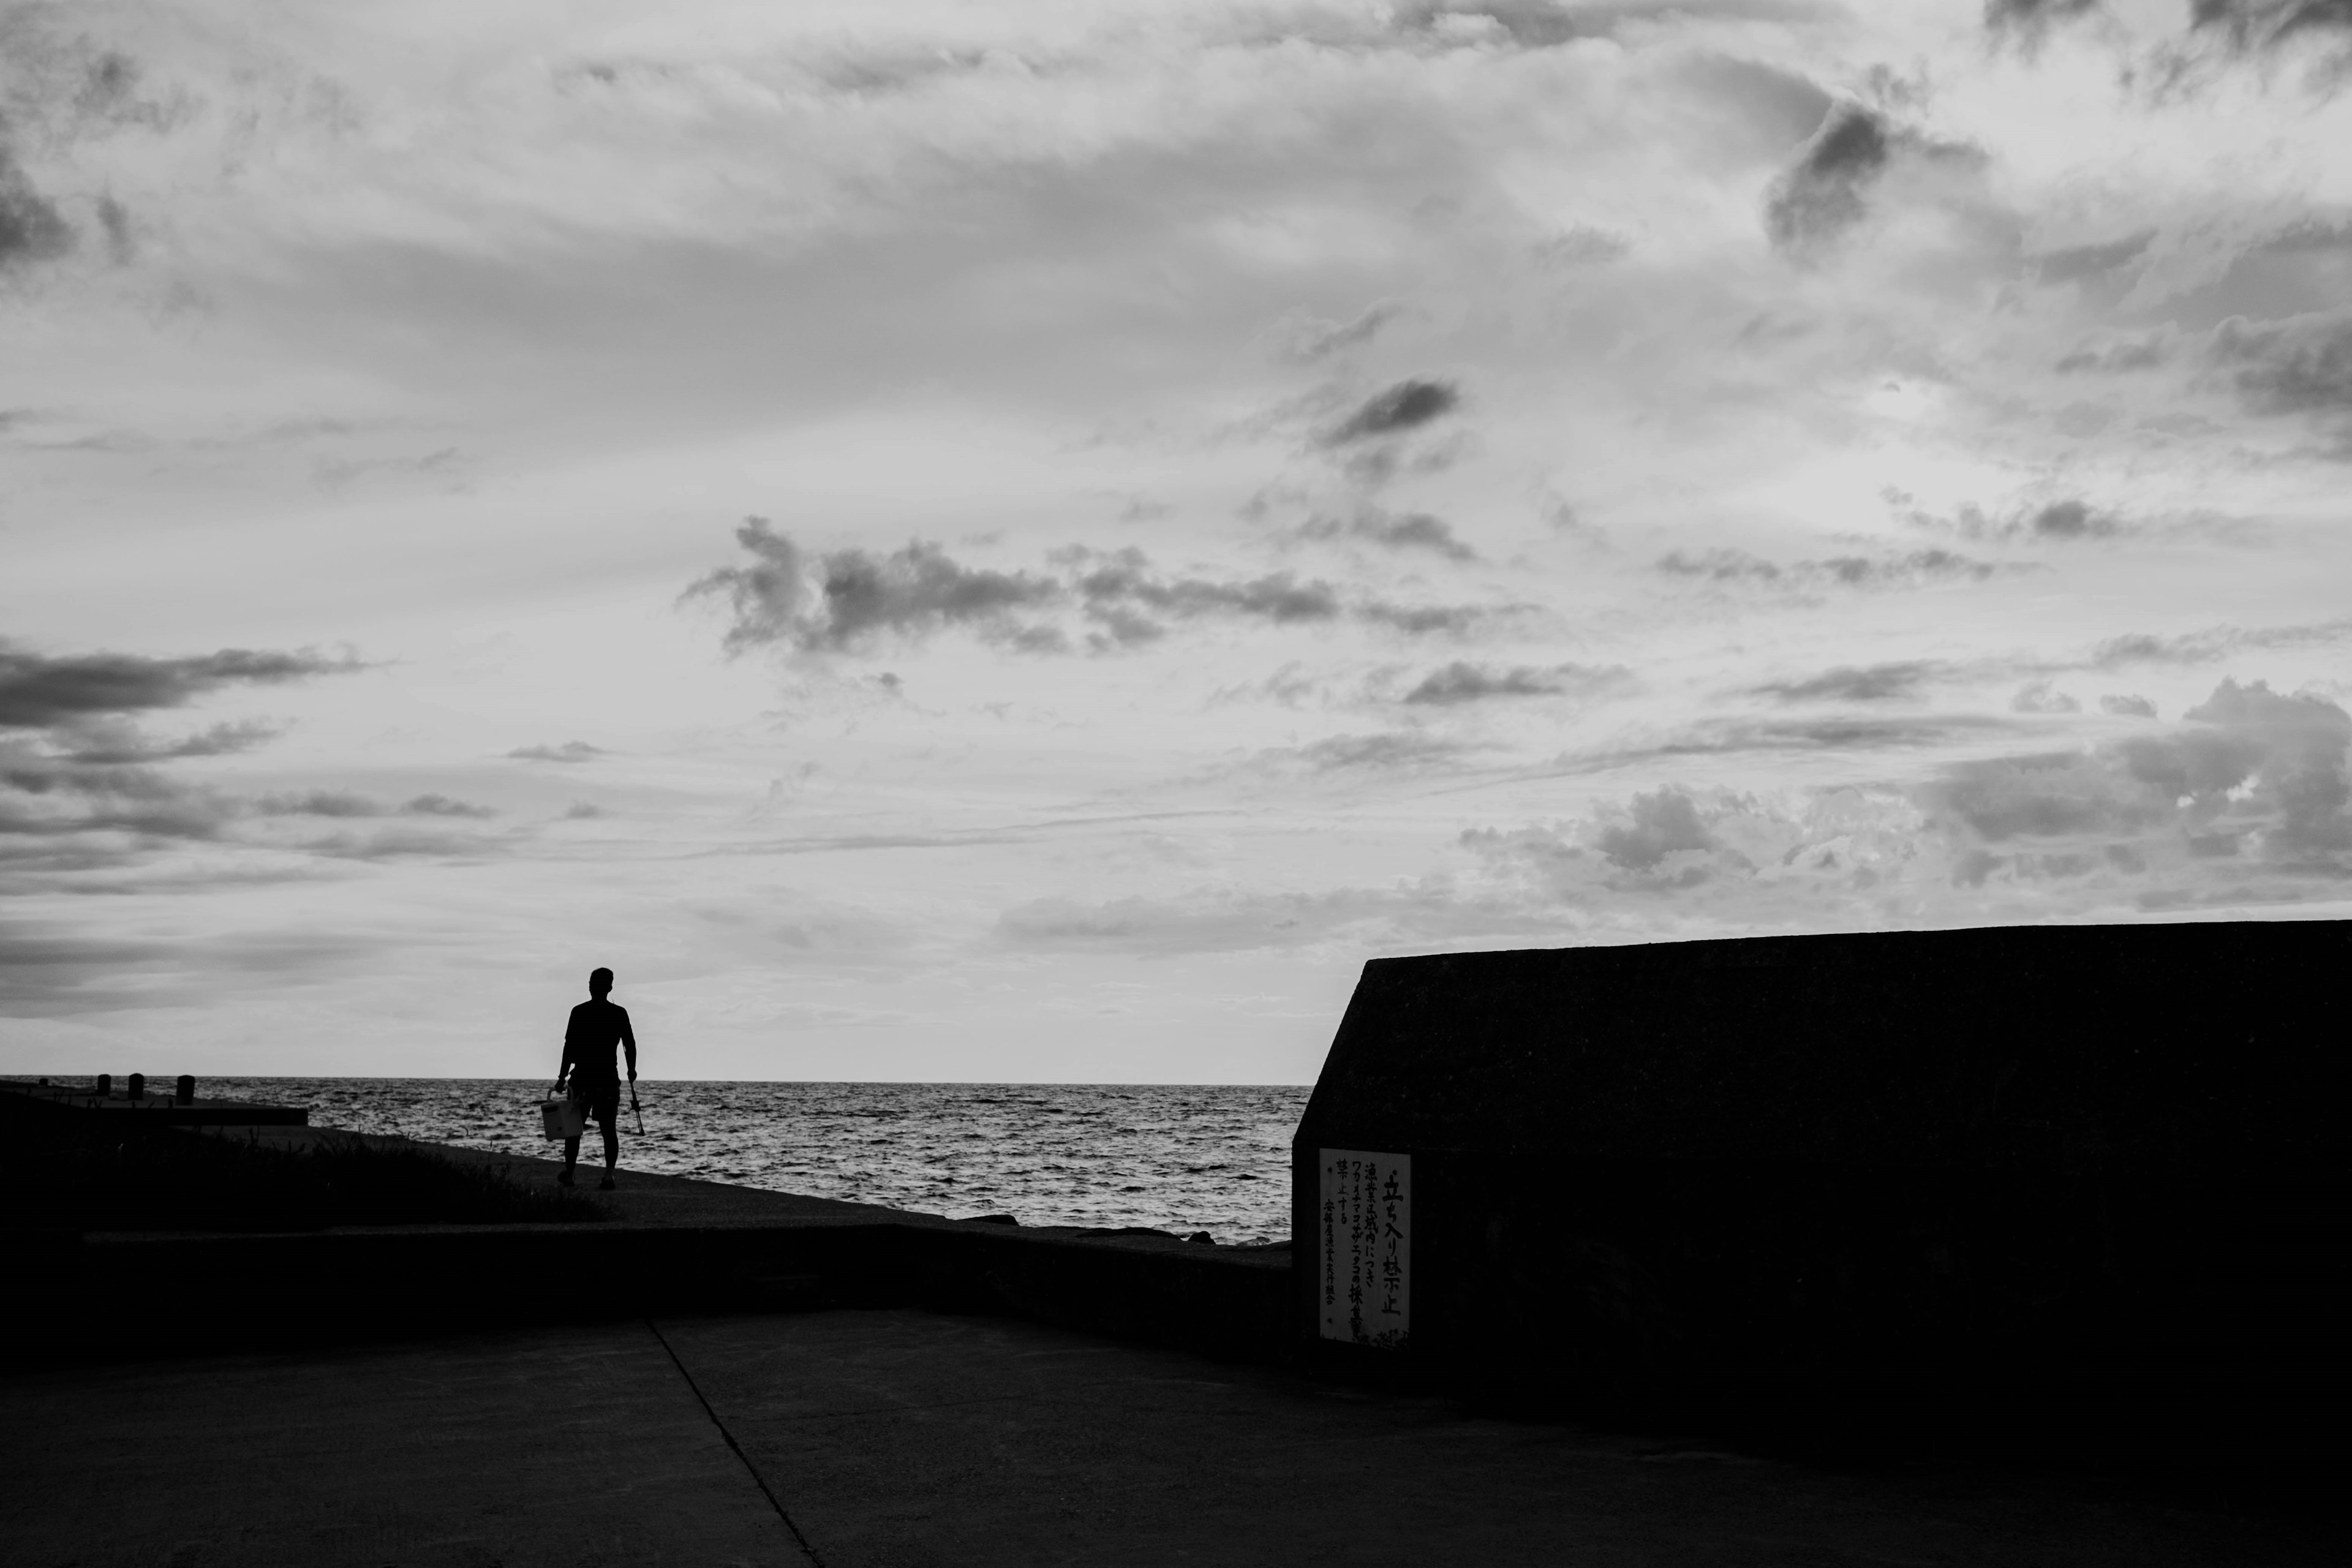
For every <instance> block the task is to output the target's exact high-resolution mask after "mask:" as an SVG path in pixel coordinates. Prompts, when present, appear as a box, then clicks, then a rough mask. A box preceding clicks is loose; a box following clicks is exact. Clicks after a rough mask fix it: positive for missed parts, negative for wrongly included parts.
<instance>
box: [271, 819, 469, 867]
mask: <svg viewBox="0 0 2352 1568" xmlns="http://www.w3.org/2000/svg"><path fill="white" fill-rule="evenodd" d="M299 847H300V848H301V849H303V850H304V851H305V852H307V853H309V854H312V855H322V856H325V857H326V858H328V859H331V860H463V861H474V860H480V859H483V858H485V857H486V856H488V854H489V853H490V852H491V851H493V850H494V849H496V848H497V847H498V841H497V840H496V839H490V838H485V837H482V836H481V835H480V834H478V833H460V832H452V831H450V830H448V829H446V828H438V827H410V826H397V827H384V828H378V829H376V830H374V831H373V832H369V833H331V834H328V835H326V836H325V837H320V838H310V839H305V840H303V842H302V843H301V845H300V846H299Z"/></svg>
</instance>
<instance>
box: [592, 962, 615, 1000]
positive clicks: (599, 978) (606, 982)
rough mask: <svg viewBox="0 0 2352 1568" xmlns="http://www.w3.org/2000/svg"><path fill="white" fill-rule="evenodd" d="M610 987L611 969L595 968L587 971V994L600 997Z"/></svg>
mask: <svg viewBox="0 0 2352 1568" xmlns="http://www.w3.org/2000/svg"><path fill="white" fill-rule="evenodd" d="M612 989H613V972H612V971H611V970H609V969H597V970H592V971H590V972H589V975H588V994H589V995H591V996H599V997H601V996H603V995H604V994H605V993H607V992H609V991H611V990H612Z"/></svg>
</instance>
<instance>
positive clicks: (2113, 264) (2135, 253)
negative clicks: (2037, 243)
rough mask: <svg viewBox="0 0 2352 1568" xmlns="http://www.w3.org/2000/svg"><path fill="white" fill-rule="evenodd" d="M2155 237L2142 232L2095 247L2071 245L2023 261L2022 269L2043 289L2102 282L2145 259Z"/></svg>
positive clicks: (2045, 251)
mask: <svg viewBox="0 0 2352 1568" xmlns="http://www.w3.org/2000/svg"><path fill="white" fill-rule="evenodd" d="M2156 236H2157V231H2156V230H2155V229H2152V228H2149V229H2142V230H2140V231H2139V232H2138V233H2137V234H2128V235H2126V236H2124V237H2122V238H2121V239H2110V240H2105V241H2103V242H2101V243H2099V244H2096V245H2073V246H2065V247H2061V248H2059V249H2056V250H2044V251H2040V252H2037V253H2035V254H2034V255H2032V256H2028V257H2027V258H2025V268H2026V270H2027V271H2028V272H2030V273H2031V274H2032V278H2033V280H2034V281H2035V282H2036V283H2040V284H2042V285H2045V286H2047V285H2053V284H2060V283H2079V282H2082V281H2083V280H2084V279H2100V278H2105V277H2106V276H2107V275H2108V274H2109V273H2111V272H2113V271H2115V270H2116V268H2119V267H2122V266H2124V265H2126V263H2128V262H2131V261H2135V260H2137V259H2138V258H2140V257H2141V256H2143V255H2145V254H2146V253H2147V247H2148V246H2149V245H2150V244H2151V243H2153V242H2154V240H2155V239H2156Z"/></svg>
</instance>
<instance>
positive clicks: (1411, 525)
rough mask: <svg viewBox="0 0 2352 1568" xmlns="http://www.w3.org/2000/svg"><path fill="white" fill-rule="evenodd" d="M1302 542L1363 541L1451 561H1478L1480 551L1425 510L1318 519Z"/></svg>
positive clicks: (1365, 510)
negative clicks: (1431, 554)
mask: <svg viewBox="0 0 2352 1568" xmlns="http://www.w3.org/2000/svg"><path fill="white" fill-rule="evenodd" d="M1298 533H1299V537H1301V538H1303V539H1338V538H1341V537H1343V536H1344V537H1346V538H1350V539H1361V540H1364V541H1366V542H1370V543H1372V544H1380V545H1385V546H1387V547H1388V548H1389V549H1391V550H1426V551H1429V552H1431V553H1433V554H1436V555H1443V556H1444V557H1445V558H1446V559H1447V560H1448V561H1475V560H1476V559H1478V552H1476V551H1475V550H1473V549H1471V548H1470V546H1468V545H1466V544H1465V543H1463V542H1462V541H1460V540H1459V539H1456V538H1455V537H1454V530H1453V529H1452V528H1451V527H1450V526H1448V525H1447V523H1446V522H1445V521H1444V519H1443V518H1437V517H1432V516H1431V515H1430V514H1429V513H1427V512H1425V511H1414V512H1403V513H1399V512H1391V511H1384V510H1381V509H1380V508H1378V507H1366V508H1363V509H1361V510H1359V511H1358V512H1357V513H1356V514H1355V515H1354V516H1352V517H1349V518H1347V519H1344V520H1342V519H1340V518H1336V517H1318V518H1316V519H1313V520H1312V521H1308V522H1307V523H1306V524H1305V525H1303V526H1302V527H1301V528H1300V529H1299V531H1298Z"/></svg>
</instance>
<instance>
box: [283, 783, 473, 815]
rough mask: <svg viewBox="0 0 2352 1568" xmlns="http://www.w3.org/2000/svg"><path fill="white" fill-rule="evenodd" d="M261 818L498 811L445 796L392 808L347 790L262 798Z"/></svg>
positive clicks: (416, 799) (422, 798) (417, 797)
mask: <svg viewBox="0 0 2352 1568" xmlns="http://www.w3.org/2000/svg"><path fill="white" fill-rule="evenodd" d="M253 809H254V810H255V811H256V812H257V813H258V814H260V815H261V816H358V817H370V816H466V817H485V816H497V815H498V812H497V810H496V809H495V808H494V807H491V806H487V805H473V804H472V803H470V802H467V801H462V800H457V799H454V798H452V797H451V796H448V795H437V794H436V795H415V796H412V797H411V798H409V799H407V800H405V801H403V802H401V803H400V804H399V805H392V804H390V803H388V802H385V801H381V800H377V799H375V798H374V797H373V796H371V795H356V794H353V793H352V792H351V791H349V790H326V789H314V790H306V791H302V792H300V793H298V794H293V795H260V796H257V798H256V799H255V800H254V802H253Z"/></svg>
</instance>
